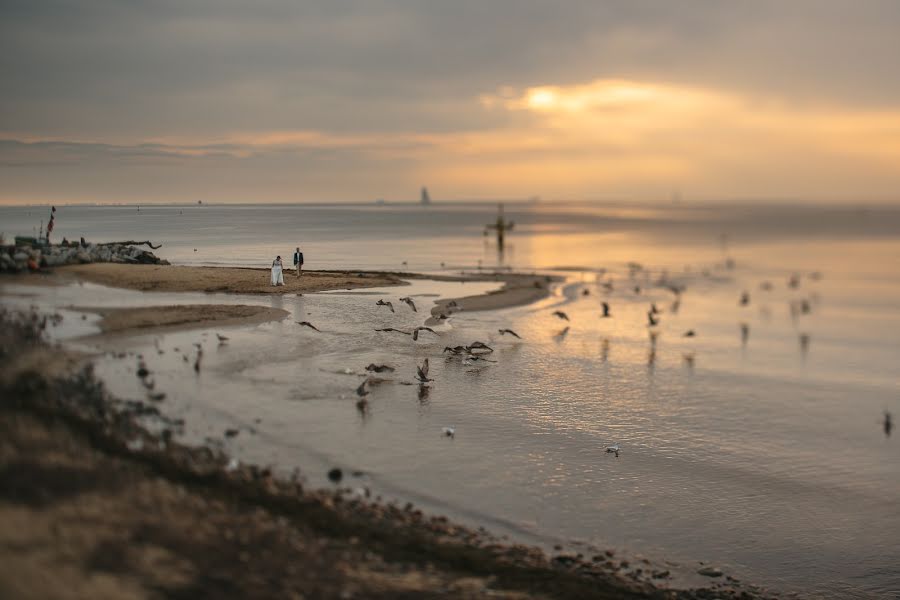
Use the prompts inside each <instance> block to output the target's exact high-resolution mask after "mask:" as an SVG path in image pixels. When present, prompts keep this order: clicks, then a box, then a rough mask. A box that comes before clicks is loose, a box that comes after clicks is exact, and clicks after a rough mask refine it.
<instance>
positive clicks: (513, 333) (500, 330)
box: [498, 329, 522, 340]
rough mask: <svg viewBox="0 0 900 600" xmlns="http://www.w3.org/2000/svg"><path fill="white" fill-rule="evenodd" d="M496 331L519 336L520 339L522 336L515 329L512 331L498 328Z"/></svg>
mask: <svg viewBox="0 0 900 600" xmlns="http://www.w3.org/2000/svg"><path fill="white" fill-rule="evenodd" d="M498 331H499V332H500V335H503V334H505V333H508V334H509V335H511V336H513V337H515V338H519V339H520V340H521V339H522V336H521V335H519V334H518V333H516V332H515V331H513V330H512V329H498Z"/></svg>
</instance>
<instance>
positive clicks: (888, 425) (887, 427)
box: [883, 411, 894, 437]
mask: <svg viewBox="0 0 900 600" xmlns="http://www.w3.org/2000/svg"><path fill="white" fill-rule="evenodd" d="M883 424H884V435H886V436H887V437H891V430H892V429H893V428H894V421H893V419H892V418H891V413H890V412H889V411H884V423H883Z"/></svg>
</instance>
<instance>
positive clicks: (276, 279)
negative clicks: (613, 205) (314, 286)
mask: <svg viewBox="0 0 900 600" xmlns="http://www.w3.org/2000/svg"><path fill="white" fill-rule="evenodd" d="M294 266H295V267H296V268H297V277H300V276H301V275H303V253H302V252H300V248H297V249H296V250H294ZM272 285H284V265H282V264H281V256H276V257H275V260H273V261H272Z"/></svg>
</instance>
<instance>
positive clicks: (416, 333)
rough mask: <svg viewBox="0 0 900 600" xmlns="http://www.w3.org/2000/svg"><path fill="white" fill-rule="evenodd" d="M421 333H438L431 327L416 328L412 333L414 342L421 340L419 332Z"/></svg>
mask: <svg viewBox="0 0 900 600" xmlns="http://www.w3.org/2000/svg"><path fill="white" fill-rule="evenodd" d="M420 331H430V332H431V333H435V334H436V333H437V332H436V331H435V330H434V329H432V328H431V327H424V326H421V327H416V328H415V329H413V331H412V339H413V340H414V341H416V340H418V339H419V332H420Z"/></svg>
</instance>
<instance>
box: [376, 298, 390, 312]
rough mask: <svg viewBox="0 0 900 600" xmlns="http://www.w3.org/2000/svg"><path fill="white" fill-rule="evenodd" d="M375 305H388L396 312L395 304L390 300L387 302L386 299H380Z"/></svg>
mask: <svg viewBox="0 0 900 600" xmlns="http://www.w3.org/2000/svg"><path fill="white" fill-rule="evenodd" d="M375 305H376V306H387V307H388V308H389V309H391V312H394V304H393V303H392V302H390V301H388V302H385V301H384V300H379V301H378V302H376V303H375Z"/></svg>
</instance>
